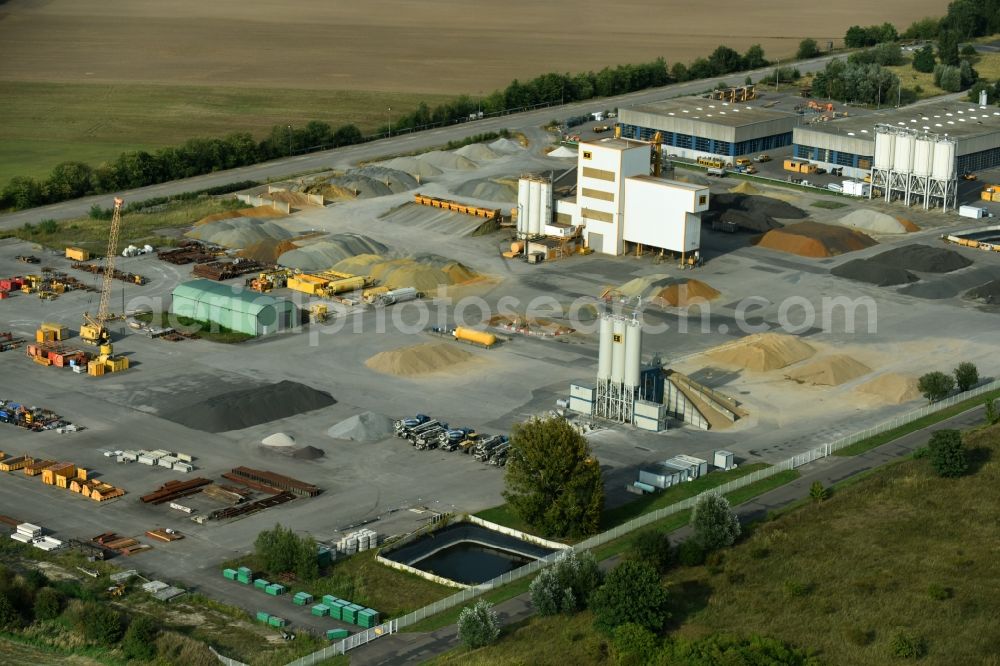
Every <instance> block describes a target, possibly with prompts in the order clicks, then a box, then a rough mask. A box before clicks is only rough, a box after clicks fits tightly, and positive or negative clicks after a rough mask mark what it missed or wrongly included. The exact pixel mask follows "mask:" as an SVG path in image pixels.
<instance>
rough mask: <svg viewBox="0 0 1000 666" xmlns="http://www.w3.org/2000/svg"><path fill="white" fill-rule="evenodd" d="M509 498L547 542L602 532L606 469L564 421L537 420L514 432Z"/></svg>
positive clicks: (516, 509)
mask: <svg viewBox="0 0 1000 666" xmlns="http://www.w3.org/2000/svg"><path fill="white" fill-rule="evenodd" d="M505 477H506V485H507V490H505V491H504V498H505V499H506V500H507V502H508V503H510V505H511V507H512V508H513V509H514V512H515V513H516V514H517V515H518V516H520V517H521V519H523V520H524V521H525V522H527V523H528V524H529V525H531V526H532V527H534V528H535V529H538V530H540V531H541V532H542V533H543V534H545V535H546V536H563V535H569V536H579V535H583V534H592V533H594V532H596V531H597V529H598V526H599V524H600V519H601V511H602V509H603V508H604V485H603V482H602V479H601V468H600V466H599V465H598V464H597V460H595V459H594V458H593V457H591V454H590V447H589V445H588V444H587V440H586V439H585V438H584V436H583V435H581V434H580V433H579V432H577V430H576V429H574V428H573V426H571V425H570V424H569V423H568V422H567V421H566V420H565V419H562V418H559V417H553V418H547V419H532V420H531V421H528V422H526V423H521V424H518V425H515V426H514V430H513V433H512V434H511V440H510V455H509V457H508V459H507V466H506V472H505Z"/></svg>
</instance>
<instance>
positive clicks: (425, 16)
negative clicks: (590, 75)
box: [0, 0, 948, 95]
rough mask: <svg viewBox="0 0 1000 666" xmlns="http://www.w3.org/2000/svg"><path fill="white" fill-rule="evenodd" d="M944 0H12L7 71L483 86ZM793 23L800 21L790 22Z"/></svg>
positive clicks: (154, 79) (1, 46) (835, 33)
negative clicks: (154, 0) (490, 0)
mask: <svg viewBox="0 0 1000 666" xmlns="http://www.w3.org/2000/svg"><path fill="white" fill-rule="evenodd" d="M947 4H948V3H947V1H946V0H884V1H883V2H879V3H872V2H862V1H861V0H846V1H844V2H839V3H803V2H801V0H771V1H770V2H767V3H749V4H748V3H746V2H741V1H740V0H720V1H718V2H714V3H700V4H699V3H690V2H687V0H634V2H630V3H628V4H625V5H619V4H616V3H608V2H598V1H596V0H582V1H579V0H573V1H571V0H559V1H557V2H548V3H539V2H535V1H533V0H510V1H508V2H503V3H485V2H457V1H456V0H424V1H421V2H416V1H414V0H379V1H378V2H377V3H372V2H347V1H346V0H333V1H330V0H290V1H288V2H281V3H275V2H266V3H265V2H247V1H243V2H238V1H237V0H216V1H215V2H203V1H201V0H175V1H174V2H166V3H162V2H161V3H146V2H143V3H139V2H130V1H128V0H48V1H46V2H36V1H32V0H10V1H9V2H6V3H4V4H2V5H0V62H2V63H3V67H2V69H0V79H7V80H17V81H63V82H82V81H100V82H111V83H116V84H124V83H130V82H133V83H135V82H144V83H160V84H163V83H172V84H201V85H236V86H240V85H256V86H264V87H275V88H293V87H301V88H311V89H333V90H381V91H386V90H391V91H395V92H439V93H451V94H454V93H461V92H465V93H470V94H473V95H474V94H476V93H477V92H478V91H480V90H481V91H484V92H488V91H490V90H492V89H493V88H495V87H497V86H501V85H505V84H506V83H508V82H509V81H510V80H511V79H512V78H514V77H519V78H529V77H531V76H534V75H536V74H539V73H542V72H546V71H552V70H555V71H569V72H576V71H585V70H589V69H600V68H602V67H604V66H605V65H616V64H620V63H630V62H640V61H647V60H651V59H653V58H656V57H658V56H663V57H664V58H666V59H667V60H668V62H671V63H672V62H674V61H677V60H682V61H685V62H687V61H690V60H692V59H693V58H695V57H697V56H702V55H707V54H708V53H710V52H711V51H712V50H713V49H714V48H715V47H716V46H718V45H719V44H726V45H728V46H731V47H733V48H736V49H739V50H743V49H745V48H746V47H747V46H749V45H750V44H753V43H760V44H761V45H762V46H763V47H764V49H765V51H766V52H767V54H768V55H769V56H772V57H776V56H784V57H788V56H789V55H792V54H793V53H794V52H795V49H796V47H797V45H798V41H799V40H800V39H802V38H803V37H813V38H816V39H817V40H818V41H819V42H820V44H821V45H825V43H826V42H827V41H833V42H834V43H835V44H839V43H840V40H841V39H842V37H843V35H844V32H845V30H846V29H847V28H848V27H849V26H851V25H854V24H860V25H868V24H872V23H881V22H883V21H892V22H894V23H896V24H898V26H899V27H900V28H901V29H902V28H905V27H906V25H908V24H909V23H910V22H911V21H913V20H915V19H919V18H921V17H923V16H929V15H930V16H937V15H941V14H943V13H944V12H945V9H946V7H947ZM792 17H794V20H790V19H791V18H792Z"/></svg>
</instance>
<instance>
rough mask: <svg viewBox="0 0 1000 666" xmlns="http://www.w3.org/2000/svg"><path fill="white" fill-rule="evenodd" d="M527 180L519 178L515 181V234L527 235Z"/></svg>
mask: <svg viewBox="0 0 1000 666" xmlns="http://www.w3.org/2000/svg"><path fill="white" fill-rule="evenodd" d="M529 205H530V203H529V196H528V179H527V178H521V179H520V180H518V181H517V233H518V234H521V235H524V234H526V233H528V215H529V212H528V210H529V209H528V206H529Z"/></svg>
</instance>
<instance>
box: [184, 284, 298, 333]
mask: <svg viewBox="0 0 1000 666" xmlns="http://www.w3.org/2000/svg"><path fill="white" fill-rule="evenodd" d="M172 296H173V300H172V302H171V305H170V311H171V312H173V313H174V314H177V315H180V316H182V317H188V318H190V319H195V320H197V321H203V322H209V323H214V324H218V325H219V326H222V327H224V328H228V329H230V330H233V331H238V332H240V333H246V334H248V335H267V334H269V333H275V332H277V331H281V330H284V329H287V328H291V327H293V326H295V325H296V324H297V323H298V308H296V307H295V304H294V303H292V302H291V301H289V300H286V299H283V298H275V297H274V296H268V295H266V294H259V293H257V292H255V291H250V290H249V289H244V288H242V287H240V286H238V285H230V284H225V283H223V282H214V281H212V280H204V279H199V280H191V281H189V282H184V283H182V284H179V285H177V286H176V287H174V291H173V294H172Z"/></svg>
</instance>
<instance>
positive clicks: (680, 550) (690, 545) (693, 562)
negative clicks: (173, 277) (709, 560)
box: [677, 539, 705, 567]
mask: <svg viewBox="0 0 1000 666" xmlns="http://www.w3.org/2000/svg"><path fill="white" fill-rule="evenodd" d="M677 561H678V562H679V563H680V564H682V565H683V566H685V567H696V566H699V565H702V564H704V563H705V549H704V547H702V545H701V544H700V543H698V542H697V541H695V540H694V539H688V540H687V541H683V542H681V545H679V546H678V547H677Z"/></svg>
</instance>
